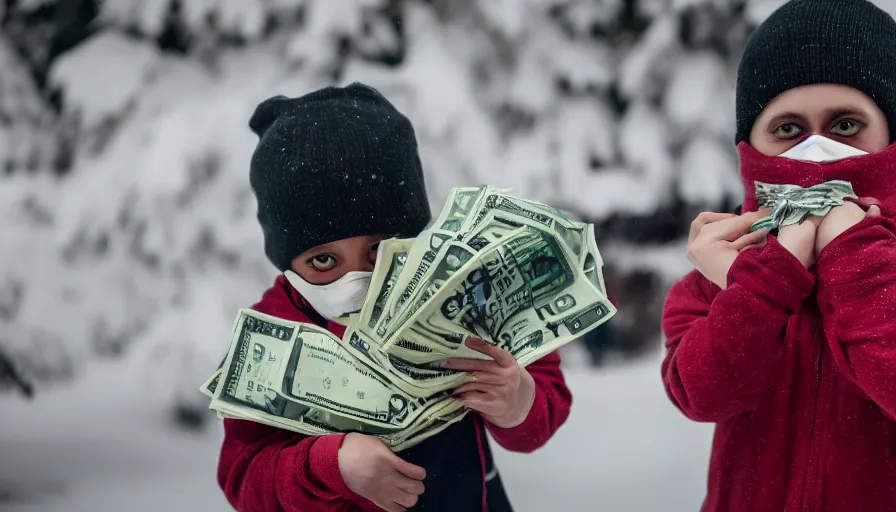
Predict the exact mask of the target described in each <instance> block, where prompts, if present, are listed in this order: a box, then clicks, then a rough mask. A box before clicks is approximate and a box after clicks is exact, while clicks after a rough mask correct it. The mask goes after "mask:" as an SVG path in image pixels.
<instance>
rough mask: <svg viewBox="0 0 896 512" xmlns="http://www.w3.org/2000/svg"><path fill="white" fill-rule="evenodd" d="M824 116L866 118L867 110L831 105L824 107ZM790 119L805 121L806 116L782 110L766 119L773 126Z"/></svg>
mask: <svg viewBox="0 0 896 512" xmlns="http://www.w3.org/2000/svg"><path fill="white" fill-rule="evenodd" d="M824 116H825V118H826V119H837V118H840V117H845V116H853V117H864V118H867V117H868V116H869V114H868V112H867V111H865V110H863V109H860V108H854V107H832V108H829V109H826V110H825V111H824ZM790 119H796V120H800V121H805V119H806V116H804V115H803V114H800V113H797V112H782V113H780V114H778V115H776V116H774V117H772V118H771V119H769V121H768V126H774V125H776V124H778V123H781V122H783V121H787V120H790Z"/></svg>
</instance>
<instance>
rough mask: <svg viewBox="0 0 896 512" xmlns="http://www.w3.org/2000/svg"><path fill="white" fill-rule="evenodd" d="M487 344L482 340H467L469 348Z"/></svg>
mask: <svg viewBox="0 0 896 512" xmlns="http://www.w3.org/2000/svg"><path fill="white" fill-rule="evenodd" d="M484 343H485V342H484V341H482V340H480V339H479V338H467V345H468V346H471V347H472V346H480V347H481V346H482V345H483V344H484Z"/></svg>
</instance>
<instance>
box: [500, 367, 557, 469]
mask: <svg viewBox="0 0 896 512" xmlns="http://www.w3.org/2000/svg"><path fill="white" fill-rule="evenodd" d="M526 370H527V371H528V372H529V374H530V375H531V376H532V380H534V381H535V400H534V402H533V403H532V409H530V410H529V415H528V416H526V419H525V420H523V422H522V423H520V424H519V425H517V426H515V427H513V428H501V427H497V426H495V425H492V424H491V423H489V422H487V421H486V422H485V425H486V428H487V429H488V431H489V432H490V433H491V435H492V437H493V438H494V439H495V441H497V442H498V444H499V445H501V446H502V447H503V448H504V449H506V450H510V451H514V452H524V453H530V452H533V451H535V450H537V449H538V448H541V447H542V446H544V444H545V443H547V442H548V440H549V439H550V438H551V436H553V435H554V432H556V431H557V429H558V428H560V426H561V425H563V423H564V422H565V421H566V418H567V417H569V408H570V406H571V405H572V393H570V392H569V388H568V387H566V381H565V380H564V379H563V372H561V370H560V356H559V355H558V354H557V353H556V352H552V353H550V354H548V355H546V356H544V357H542V358H541V359H539V360H537V361H535V362H533V363H532V364H530V365H529V366H528V367H526Z"/></svg>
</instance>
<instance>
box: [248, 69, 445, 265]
mask: <svg viewBox="0 0 896 512" xmlns="http://www.w3.org/2000/svg"><path fill="white" fill-rule="evenodd" d="M249 127H250V128H251V129H252V131H254V132H255V133H256V134H257V135H258V137H259V141H258V146H257V147H256V149H255V153H253V155H252V163H251V166H250V170H249V182H250V183H251V185H252V190H253V191H254V192H255V197H256V199H257V200H258V222H259V223H260V224H261V229H262V231H263V232H264V250H265V254H267V257H268V259H270V260H271V263H273V264H274V265H275V266H276V267H277V268H278V269H280V270H281V271H285V270H287V269H289V268H290V264H291V262H292V260H293V259H294V258H295V257H296V256H298V255H300V254H301V253H303V252H305V251H307V250H308V249H311V248H313V247H316V246H318V245H322V244H326V243H330V242H334V241H336V240H341V239H344V238H351V237H355V236H365V235H386V236H395V235H401V236H408V237H412V236H416V235H417V234H418V233H419V232H420V231H422V230H423V229H424V228H425V227H426V224H427V223H429V221H430V218H431V213H430V210H429V202H428V200H427V197H426V188H425V186H424V181H423V170H422V167H421V165H420V157H419V155H418V151H417V139H416V138H415V136H414V129H413V127H412V126H411V123H410V121H409V120H408V119H407V118H406V117H405V116H403V115H402V114H401V113H400V112H398V110H396V109H395V107H393V106H392V104H391V103H389V102H388V101H387V100H386V98H384V97H383V96H382V95H381V94H380V93H379V92H377V91H376V90H375V89H373V88H372V87H368V86H366V85H362V84H358V83H354V84H351V85H349V86H348V87H345V88H341V87H327V88H325V89H321V90H318V91H315V92H312V93H310V94H308V95H305V96H302V97H300V98H287V97H285V96H275V97H273V98H270V99H268V100H266V101H264V102H263V103H261V104H260V105H258V107H257V108H256V109H255V113H254V114H253V115H252V119H251V120H250V121H249Z"/></svg>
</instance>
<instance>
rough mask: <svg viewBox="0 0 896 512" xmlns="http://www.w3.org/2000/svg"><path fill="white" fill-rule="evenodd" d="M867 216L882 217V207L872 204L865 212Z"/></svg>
mask: <svg viewBox="0 0 896 512" xmlns="http://www.w3.org/2000/svg"><path fill="white" fill-rule="evenodd" d="M865 216H866V217H880V208H879V207H878V206H877V205H872V206H871V207H870V208H868V212H867V213H866V214H865Z"/></svg>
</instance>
